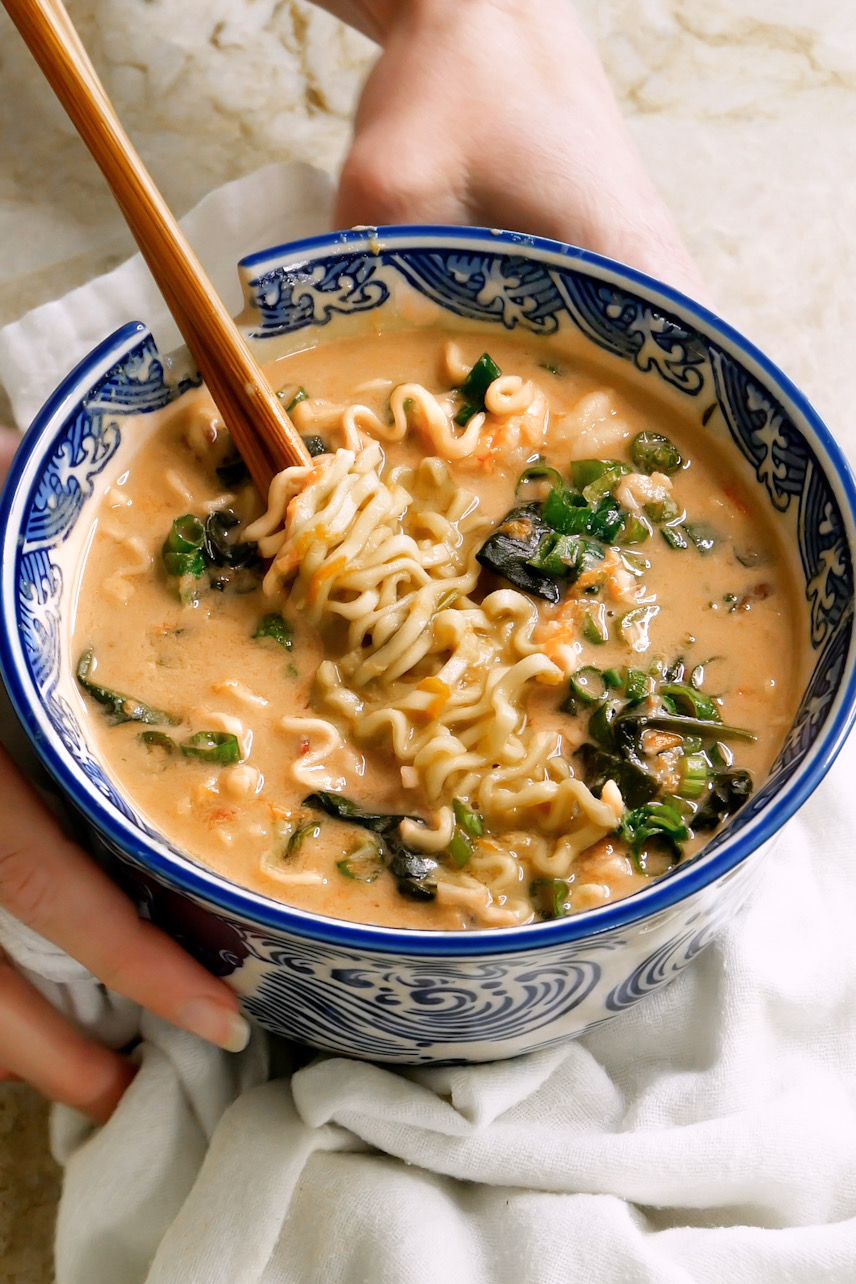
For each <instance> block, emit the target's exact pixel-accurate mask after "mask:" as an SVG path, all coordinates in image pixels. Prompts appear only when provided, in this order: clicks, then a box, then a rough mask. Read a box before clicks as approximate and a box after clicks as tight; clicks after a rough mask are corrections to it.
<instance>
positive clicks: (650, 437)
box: [630, 432, 684, 475]
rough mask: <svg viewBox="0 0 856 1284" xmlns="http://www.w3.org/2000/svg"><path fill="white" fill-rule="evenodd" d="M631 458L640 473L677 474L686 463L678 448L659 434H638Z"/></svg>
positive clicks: (631, 451)
mask: <svg viewBox="0 0 856 1284" xmlns="http://www.w3.org/2000/svg"><path fill="white" fill-rule="evenodd" d="M630 458H631V459H632V460H633V463H634V464H635V466H636V467H637V468H638V470H639V472H640V473H666V474H667V475H668V474H671V473H676V472H677V471H678V469H679V468H680V466H681V464H682V463H683V462H684V461H683V459H682V458H681V455H680V452H679V451H678V448H677V446H675V445H674V444H673V443H672V442H671V441H669V438H668V437H664V436H663V435H662V434H661V433H658V432H640V433H637V434H636V436H635V437H634V438H633V441H632V442H631V443H630Z"/></svg>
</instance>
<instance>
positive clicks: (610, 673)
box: [603, 669, 624, 691]
mask: <svg viewBox="0 0 856 1284" xmlns="http://www.w3.org/2000/svg"><path fill="white" fill-rule="evenodd" d="M603 680H604V682H605V683H606V685H607V686H608V687H612V688H613V689H614V690H616V691H621V690H622V688H623V687H624V679H623V678H622V676H621V674H620V673H619V672H618V670H617V669H604V671H603Z"/></svg>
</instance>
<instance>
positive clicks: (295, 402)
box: [285, 388, 309, 414]
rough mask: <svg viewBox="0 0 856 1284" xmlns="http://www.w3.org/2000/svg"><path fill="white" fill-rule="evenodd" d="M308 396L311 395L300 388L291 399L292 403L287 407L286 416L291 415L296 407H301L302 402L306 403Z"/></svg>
mask: <svg viewBox="0 0 856 1284" xmlns="http://www.w3.org/2000/svg"><path fill="white" fill-rule="evenodd" d="M308 396H309V394H308V393H307V391H306V389H305V388H298V389H297V392H296V393H295V394H294V396H293V397H292V398H291V401H289V403H288V405H287V406H286V407H285V411H286V414H291V412H292V410H293V409H294V407H295V406H299V405H300V403H301V401H306V399H307V397H308Z"/></svg>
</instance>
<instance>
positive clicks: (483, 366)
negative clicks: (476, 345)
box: [455, 352, 502, 428]
mask: <svg viewBox="0 0 856 1284" xmlns="http://www.w3.org/2000/svg"><path fill="white" fill-rule="evenodd" d="M501 374H502V371H501V370H500V368H499V366H498V365H497V364H496V362H495V361H494V360H493V359H492V358H491V357H490V356H489V355H488V354H487V353H486V352H483V353H482V355H481V356H480V357H479V359H478V361H477V362H476V363H475V365H474V366H473V367H472V369H471V370H470V372H469V374H468V375H467V377H466V379H465V380H464V382H463V384H462V385H461V396H462V397H463V398H464V404H463V405H462V406H461V409H460V410H459V411H458V413H457V414H456V415H455V423H456V424H457V425H458V427H459V428H463V427H465V426H466V424H468V423H469V421H470V420H471V419H472V417H473V415H477V414H478V413H479V411H481V410H484V395H485V393H486V392H487V390H488V388H489V387H490V385H491V384H492V383H493V381H494V379H498V378H499V376H500V375H501Z"/></svg>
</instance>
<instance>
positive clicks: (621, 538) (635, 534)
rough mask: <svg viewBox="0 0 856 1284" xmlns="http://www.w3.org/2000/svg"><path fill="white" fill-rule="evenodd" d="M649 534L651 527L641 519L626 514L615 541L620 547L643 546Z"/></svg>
mask: <svg viewBox="0 0 856 1284" xmlns="http://www.w3.org/2000/svg"><path fill="white" fill-rule="evenodd" d="M650 534H651V527H650V526H649V525H648V523H647V522H646V521H645V520H644V519H643V518H641V517H634V516H633V515H632V514H630V513H628V515H627V516H626V517H625V519H624V522H623V524H622V526H621V529H620V530H619V532H618V536H617V539H618V543H619V544H621V545H622V546H624V545H626V544H644V543H645V540H646V539H647V538H648V536H649V535H650Z"/></svg>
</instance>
